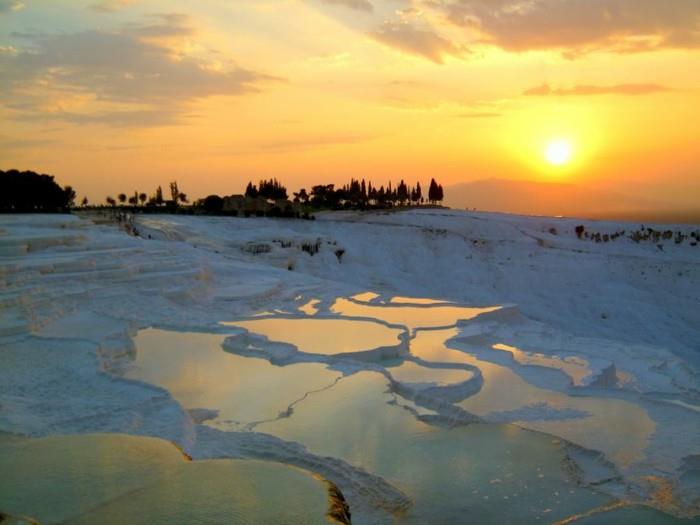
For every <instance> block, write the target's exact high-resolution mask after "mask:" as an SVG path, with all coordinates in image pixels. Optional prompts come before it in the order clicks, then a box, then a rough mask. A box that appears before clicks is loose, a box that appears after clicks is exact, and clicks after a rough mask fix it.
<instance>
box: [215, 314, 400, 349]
mask: <svg viewBox="0 0 700 525" xmlns="http://www.w3.org/2000/svg"><path fill="white" fill-rule="evenodd" d="M222 324H224V325H226V326H237V327H240V328H245V329H246V330H249V331H250V332H253V333H256V334H260V335H264V336H266V337H267V338H268V339H270V340H271V341H280V342H285V343H289V344H292V345H294V346H296V347H297V348H298V349H299V350H301V351H302V352H307V353H310V354H325V355H335V354H345V353H352V352H362V351H365V350H371V349H373V348H379V347H382V346H395V345H398V344H399V343H400V340H399V336H400V335H401V333H402V331H401V330H400V329H397V328H388V327H387V326H384V325H383V324H380V323H375V322H371V321H355V320H348V319H317V318H312V319H304V318H301V319H282V318H272V319H251V320H248V321H233V322H226V323H222Z"/></svg>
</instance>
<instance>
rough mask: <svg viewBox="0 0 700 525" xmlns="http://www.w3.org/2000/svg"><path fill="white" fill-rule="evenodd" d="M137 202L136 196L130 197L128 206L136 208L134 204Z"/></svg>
mask: <svg viewBox="0 0 700 525" xmlns="http://www.w3.org/2000/svg"><path fill="white" fill-rule="evenodd" d="M138 201H139V199H138V197H137V196H136V195H132V196H131V197H129V204H131V205H132V206H136V204H138Z"/></svg>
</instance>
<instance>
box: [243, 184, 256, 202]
mask: <svg viewBox="0 0 700 525" xmlns="http://www.w3.org/2000/svg"><path fill="white" fill-rule="evenodd" d="M245 196H246V197H250V198H251V199H255V198H256V197H257V196H258V188H256V187H255V185H254V184H253V183H252V182H249V183H248V186H246V188H245Z"/></svg>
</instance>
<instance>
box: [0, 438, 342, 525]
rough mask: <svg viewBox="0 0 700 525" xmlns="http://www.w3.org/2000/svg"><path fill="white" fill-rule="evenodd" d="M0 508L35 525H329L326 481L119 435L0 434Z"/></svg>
mask: <svg viewBox="0 0 700 525" xmlns="http://www.w3.org/2000/svg"><path fill="white" fill-rule="evenodd" d="M0 471H2V476H0V509H2V511H3V512H6V513H9V514H11V515H14V516H31V517H32V518H34V519H36V520H38V521H39V522H40V523H45V524H50V523H62V524H66V525H93V524H96V523H99V524H100V525H120V524H124V523H134V524H135V523H143V524H150V523H168V524H182V525H185V524H187V525H191V524H193V523H292V524H298V525H302V524H307V523H312V524H317V525H321V524H327V523H328V522H327V521H326V519H325V514H326V511H327V491H326V488H325V487H324V485H323V483H321V482H320V481H318V480H317V479H315V478H313V477H312V476H311V475H310V474H308V473H305V472H303V471H301V470H299V469H294V468H289V467H286V466H284V465H281V464H274V463H266V462H259V461H242V460H216V461H201V462H199V461H197V462H187V461H185V458H184V457H183V456H182V454H181V453H180V452H179V451H178V450H177V449H176V448H175V446H173V445H172V444H170V443H167V442H165V441H162V440H157V439H151V438H143V437H131V436H123V435H109V434H106V435H99V436H61V437H51V438H43V439H27V438H8V437H7V436H3V435H0Z"/></svg>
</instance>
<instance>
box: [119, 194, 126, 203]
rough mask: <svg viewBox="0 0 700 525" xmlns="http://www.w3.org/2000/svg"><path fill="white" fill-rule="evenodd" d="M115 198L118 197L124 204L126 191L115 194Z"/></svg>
mask: <svg viewBox="0 0 700 525" xmlns="http://www.w3.org/2000/svg"><path fill="white" fill-rule="evenodd" d="M117 199H119V203H120V204H124V203H125V202H126V193H120V194H119V195H117Z"/></svg>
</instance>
